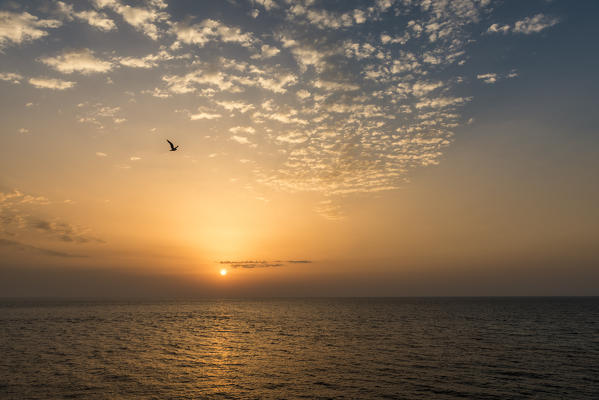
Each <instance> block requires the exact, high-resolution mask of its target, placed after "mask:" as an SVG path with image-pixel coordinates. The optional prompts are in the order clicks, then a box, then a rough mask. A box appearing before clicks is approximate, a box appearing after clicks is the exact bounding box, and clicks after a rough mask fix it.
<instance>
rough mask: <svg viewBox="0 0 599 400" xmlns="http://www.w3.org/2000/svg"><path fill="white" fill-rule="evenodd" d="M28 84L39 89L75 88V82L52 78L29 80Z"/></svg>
mask: <svg viewBox="0 0 599 400" xmlns="http://www.w3.org/2000/svg"><path fill="white" fill-rule="evenodd" d="M29 83H30V84H31V85H33V86H35V87H36V88H39V89H53V90H66V89H70V88H72V87H73V86H75V82H71V81H64V80H62V79H54V78H43V77H39V78H29Z"/></svg>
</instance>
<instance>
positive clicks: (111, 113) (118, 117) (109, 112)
mask: <svg viewBox="0 0 599 400" xmlns="http://www.w3.org/2000/svg"><path fill="white" fill-rule="evenodd" d="M77 109H78V112H77V121H78V122H80V123H88V124H92V125H95V126H96V128H98V129H104V128H105V125H106V124H121V123H123V122H125V121H127V119H126V118H124V117H123V116H122V112H123V111H122V110H121V107H118V106H107V105H106V104H103V103H93V104H90V103H88V102H85V103H79V104H78V105H77ZM96 154H97V153H96Z"/></svg>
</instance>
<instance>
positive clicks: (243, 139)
mask: <svg viewBox="0 0 599 400" xmlns="http://www.w3.org/2000/svg"><path fill="white" fill-rule="evenodd" d="M231 140H233V141H235V142H237V143H239V144H248V143H250V141H249V139H248V138H246V137H244V136H238V135H233V136H231Z"/></svg>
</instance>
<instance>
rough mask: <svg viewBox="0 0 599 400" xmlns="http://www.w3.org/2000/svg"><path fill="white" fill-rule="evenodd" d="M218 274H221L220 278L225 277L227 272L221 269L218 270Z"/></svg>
mask: <svg viewBox="0 0 599 400" xmlns="http://www.w3.org/2000/svg"><path fill="white" fill-rule="evenodd" d="M220 274H221V275H222V276H225V275H227V270H226V269H224V268H223V269H221V270H220Z"/></svg>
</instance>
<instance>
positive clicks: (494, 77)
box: [476, 70, 518, 84]
mask: <svg viewBox="0 0 599 400" xmlns="http://www.w3.org/2000/svg"><path fill="white" fill-rule="evenodd" d="M516 77H518V72H516V70H511V71H510V72H509V73H507V74H496V73H492V72H491V73H487V74H478V75H476V79H478V80H482V81H483V82H484V83H486V84H493V83H496V82H497V81H499V80H504V79H512V78H516Z"/></svg>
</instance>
